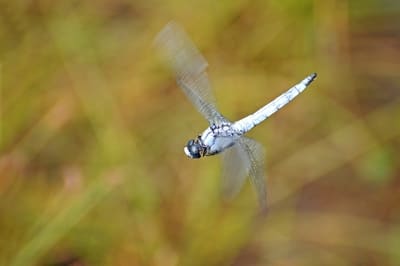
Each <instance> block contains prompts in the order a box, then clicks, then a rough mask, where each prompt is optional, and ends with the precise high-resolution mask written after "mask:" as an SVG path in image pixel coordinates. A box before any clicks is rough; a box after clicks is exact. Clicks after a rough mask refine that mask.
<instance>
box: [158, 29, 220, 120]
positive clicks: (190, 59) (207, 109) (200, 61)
mask: <svg viewBox="0 0 400 266" xmlns="http://www.w3.org/2000/svg"><path fill="white" fill-rule="evenodd" d="M155 45H156V47H157V48H158V49H159V50H160V51H161V52H162V53H163V54H164V56H165V57H166V58H167V60H168V62H169V64H170V65H171V68H172V69H173V71H174V73H175V75H176V79H177V83H178V85H179V86H180V88H181V89H182V90H183V92H184V93H185V94H186V96H187V97H188V98H189V100H190V101H191V102H192V103H193V104H194V105H195V106H196V108H197V110H198V111H199V112H200V113H201V114H202V115H203V116H204V117H205V118H206V119H207V120H208V121H209V123H210V124H213V123H220V122H225V121H226V120H225V118H224V117H223V116H222V115H221V114H220V113H219V112H218V111H217V108H216V104H215V98H214V96H213V93H212V90H211V86H210V82H209V79H208V76H207V72H206V69H207V66H208V64H207V61H206V60H205V58H204V57H203V56H202V55H201V53H200V52H199V51H198V50H197V48H196V46H195V45H194V44H193V42H192V41H191V40H190V39H189V37H188V36H187V35H186V33H185V32H184V30H183V29H182V28H181V27H180V26H179V25H178V24H176V23H174V22H170V23H168V24H167V25H166V26H165V27H164V28H163V29H162V30H161V32H160V33H159V34H158V35H157V37H156V38H155Z"/></svg>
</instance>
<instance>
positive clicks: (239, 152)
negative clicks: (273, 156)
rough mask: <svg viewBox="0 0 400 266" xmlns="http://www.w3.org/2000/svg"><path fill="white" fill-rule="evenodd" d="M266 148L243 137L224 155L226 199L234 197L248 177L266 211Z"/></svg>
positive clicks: (223, 184) (223, 186) (223, 181)
mask: <svg viewBox="0 0 400 266" xmlns="http://www.w3.org/2000/svg"><path fill="white" fill-rule="evenodd" d="M264 158H265V155H264V148H263V146H262V145H261V144H259V143H258V142H256V141H254V140H252V139H250V138H247V137H241V138H240V139H239V140H238V141H237V143H235V145H234V146H232V147H231V148H229V149H227V150H226V151H224V152H223V153H222V159H223V177H222V189H223V193H224V195H225V196H226V197H229V198H231V197H233V196H235V195H236V194H237V193H238V192H239V191H240V188H241V187H242V185H243V182H244V179H245V178H246V177H247V176H248V177H249V178H250V182H251V184H252V185H253V188H254V190H255V191H256V193H257V199H258V202H259V205H260V208H261V209H265V208H266V205H267V202H266V188H265V180H264Z"/></svg>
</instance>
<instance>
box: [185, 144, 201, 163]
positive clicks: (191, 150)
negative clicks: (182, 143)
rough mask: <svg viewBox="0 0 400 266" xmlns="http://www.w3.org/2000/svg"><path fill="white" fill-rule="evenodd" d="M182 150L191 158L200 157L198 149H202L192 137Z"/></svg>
mask: <svg viewBox="0 0 400 266" xmlns="http://www.w3.org/2000/svg"><path fill="white" fill-rule="evenodd" d="M183 150H184V151H185V154H186V155H187V156H188V157H190V158H192V159H198V158H200V157H201V154H200V151H201V150H202V147H201V145H200V144H199V143H198V142H196V141H195V140H193V139H191V140H189V141H188V143H187V145H186V147H185V148H184V149H183Z"/></svg>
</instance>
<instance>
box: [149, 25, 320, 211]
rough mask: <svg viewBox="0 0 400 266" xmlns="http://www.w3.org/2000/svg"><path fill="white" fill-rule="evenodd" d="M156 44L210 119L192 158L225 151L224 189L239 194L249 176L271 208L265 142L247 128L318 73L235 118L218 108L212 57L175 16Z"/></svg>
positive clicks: (190, 147) (189, 147) (192, 146)
mask: <svg viewBox="0 0 400 266" xmlns="http://www.w3.org/2000/svg"><path fill="white" fill-rule="evenodd" d="M154 44H155V46H156V48H158V50H159V51H160V52H161V54H162V55H163V57H164V58H165V60H166V61H167V62H168V63H169V65H170V67H171V69H172V70H173V72H174V74H175V77H176V81H177V84H178V86H179V87H180V88H181V89H182V91H183V92H184V93H185V94H186V96H187V98H188V99H189V100H190V101H191V102H192V104H193V105H194V106H195V107H196V109H197V110H198V111H199V112H200V113H201V114H202V115H203V116H204V117H205V118H206V119H207V121H208V123H209V127H207V128H206V129H205V130H204V131H203V132H202V133H201V134H199V135H198V136H197V137H196V138H194V139H191V140H189V141H188V142H187V144H186V146H185V147H184V149H183V150H184V153H185V154H186V155H187V156H188V157H189V158H192V159H198V158H202V157H205V156H212V155H216V154H221V155H222V193H223V195H224V196H225V197H227V198H233V197H234V196H236V195H237V194H238V193H239V191H240V190H241V187H242V185H243V183H244V181H245V180H246V178H247V177H248V178H249V180H250V182H251V184H252V185H253V188H254V189H255V191H256V195H257V199H258V202H259V206H260V208H261V209H265V208H266V203H267V196H266V184H265V178H264V148H263V146H262V145H261V144H260V143H259V142H257V141H255V140H253V139H251V138H249V137H246V136H245V134H246V133H247V132H249V131H250V130H251V129H252V128H254V127H255V126H257V125H258V124H260V123H261V122H263V121H264V120H265V119H267V118H268V117H270V116H271V115H272V114H274V113H275V112H277V111H278V110H279V109H281V108H282V107H283V106H285V105H286V104H287V103H289V102H290V101H291V100H293V99H294V98H295V97H297V96H298V95H299V94H300V93H301V92H303V91H304V90H305V89H306V88H307V87H308V86H309V85H310V84H311V82H312V81H313V80H314V79H315V78H316V76H317V74H316V73H313V74H311V75H309V76H307V77H306V78H305V79H303V80H302V81H301V82H299V83H298V84H296V85H294V86H293V87H292V88H290V89H289V90H287V91H286V92H284V93H283V94H281V95H280V96H279V97H277V98H276V99H274V100H273V101H271V102H270V103H268V104H266V105H265V106H263V107H262V108H260V109H259V110H257V111H256V112H254V113H252V114H250V115H248V116H246V117H244V118H242V119H240V120H237V121H234V122H232V121H230V120H228V119H227V118H226V117H225V116H223V115H222V114H221V113H220V112H219V111H218V109H217V106H216V101H215V98H214V96H213V93H212V89H211V85H210V82H209V79H208V75H207V72H206V69H207V66H208V63H207V61H206V59H205V58H204V57H203V55H202V54H201V53H200V52H199V50H198V49H197V48H196V46H195V45H194V43H193V42H192V41H191V40H190V38H189V37H188V35H187V34H186V32H185V31H184V29H183V28H182V27H181V26H180V25H178V24H177V23H175V22H169V23H168V24H167V25H166V26H165V27H164V28H163V29H162V30H161V31H160V32H159V33H158V34H157V35H156V37H155V40H154Z"/></svg>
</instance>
